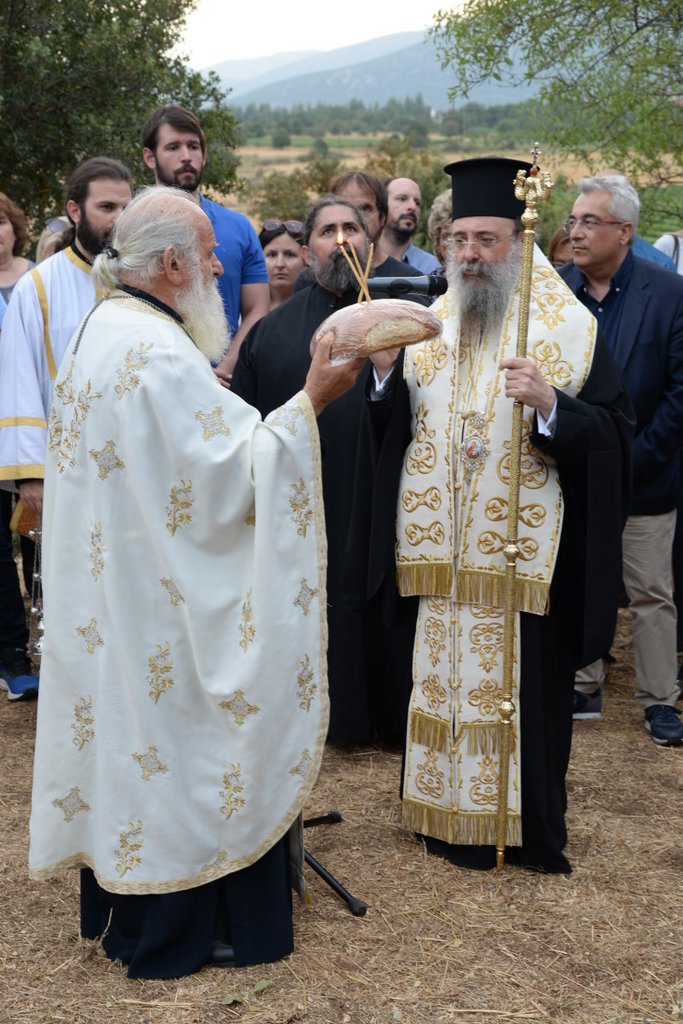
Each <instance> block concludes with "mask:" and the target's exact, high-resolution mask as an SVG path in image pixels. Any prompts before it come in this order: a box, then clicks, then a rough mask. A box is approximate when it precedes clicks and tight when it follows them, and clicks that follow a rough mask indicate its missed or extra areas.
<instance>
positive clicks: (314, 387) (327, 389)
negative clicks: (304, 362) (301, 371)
mask: <svg viewBox="0 0 683 1024" xmlns="http://www.w3.org/2000/svg"><path fill="white" fill-rule="evenodd" d="M332 341H333V336H332V334H331V333H330V334H326V335H325V336H324V337H323V338H321V339H320V341H319V342H318V343H317V345H316V347H315V352H314V354H313V359H312V360H311V368H310V370H309V371H308V375H307V377H306V383H305V384H304V391H305V392H306V394H307V395H308V397H309V398H310V400H311V405H312V406H313V411H314V412H315V414H316V416H319V415H320V413H321V412H322V411H323V409H324V408H325V406H326V405H329V403H330V402H332V401H334V399H335V398H339V396H340V395H343V394H344V392H345V391H350V389H351V388H352V387H353V385H354V384H355V383H356V378H357V377H358V374H359V373H360V371H361V370H362V369H363V366H364V365H365V359H349V360H346V361H344V362H338V363H331V362H330V349H331V347H332Z"/></svg>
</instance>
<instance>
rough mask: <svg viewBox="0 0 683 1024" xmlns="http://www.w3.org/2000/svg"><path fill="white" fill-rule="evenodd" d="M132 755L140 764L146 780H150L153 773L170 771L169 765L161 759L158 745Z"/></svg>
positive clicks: (159, 773)
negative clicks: (142, 752)
mask: <svg viewBox="0 0 683 1024" xmlns="http://www.w3.org/2000/svg"><path fill="white" fill-rule="evenodd" d="M130 756H131V757H132V758H133V760H134V761H135V762H136V763H137V764H139V765H140V774H141V775H142V778H143V779H144V780H145V782H149V780H150V779H151V778H152V776H153V775H163V774H164V772H167V771H168V765H166V764H164V763H163V761H160V760H159V751H158V750H157V748H156V747H148V748H147V750H146V751H145V752H144V754H131V755H130Z"/></svg>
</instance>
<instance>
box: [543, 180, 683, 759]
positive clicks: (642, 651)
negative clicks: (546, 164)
mask: <svg viewBox="0 0 683 1024" xmlns="http://www.w3.org/2000/svg"><path fill="white" fill-rule="evenodd" d="M579 190H580V195H579V196H578V198H577V200H576V202H575V203H574V208H573V210H572V213H571V216H570V217H569V218H568V220H567V223H566V226H567V229H568V231H569V237H570V241H571V245H572V252H573V258H574V262H573V263H570V264H568V265H567V266H565V267H562V268H561V269H560V271H559V273H560V275H561V276H562V277H563V278H564V280H565V281H566V282H567V284H568V285H569V287H570V288H571V289H572V291H573V292H574V294H575V295H576V296H577V297H578V298H579V299H580V300H581V302H582V303H583V304H584V305H585V306H587V307H588V309H589V310H590V311H591V312H592V313H593V315H594V316H595V318H596V319H597V321H598V324H599V326H600V328H601V330H602V332H603V334H604V335H605V338H606V339H607V344H608V345H609V347H610V349H611V351H612V354H613V356H614V359H615V361H616V363H617V366H618V367H619V370H620V372H621V375H622V378H623V381H624V385H625V387H626V390H627V392H628V394H629V396H630V398H631V401H632V402H633V406H634V409H635V413H636V420H637V423H636V434H635V439H634V442H633V473H634V479H633V501H632V503H631V507H630V510H629V517H628V519H627V522H626V526H625V529H624V534H623V578H624V585H625V587H626V592H627V594H628V598H629V606H630V609H631V614H632V616H633V643H634V647H635V656H636V694H635V695H636V700H637V701H638V703H639V704H640V705H641V707H642V708H643V711H644V713H645V728H646V729H647V730H648V731H649V733H650V735H651V737H652V739H653V740H654V742H655V743H657V744H659V745H661V746H680V745H681V744H683V723H682V722H681V719H680V716H679V712H678V711H677V710H676V706H675V705H676V699H677V697H678V695H679V686H678V681H677V679H676V672H677V662H676V609H675V606H674V602H673V596H672V574H671V551H672V544H673V537H674V530H675V528H676V508H677V505H678V503H679V500H680V488H681V484H682V482H683V481H682V479H681V460H680V450H681V447H682V446H683V280H681V278H680V277H678V276H677V275H675V274H672V273H671V272H670V271H668V270H664V269H663V268H661V267H658V266H657V265H655V264H654V263H651V262H650V261H647V260H643V259H640V258H639V257H637V256H634V255H633V252H632V251H631V246H632V243H633V239H634V236H635V233H636V230H637V227H638V213H639V207H640V204H639V201H638V196H637V194H636V192H635V190H634V188H633V187H632V185H631V184H630V183H629V182H628V179H626V178H625V177H624V176H623V175H620V174H614V175H609V176H602V175H600V176H598V177H595V178H583V179H582V180H581V181H580V182H579ZM603 679H604V673H603V671H602V662H597V663H595V664H593V665H590V666H587V668H586V669H585V670H584V671H583V672H582V673H580V674H579V678H578V680H577V683H576V692H575V695H574V717H575V718H576V717H581V718H588V717H590V718H596V717H599V716H600V713H601V710H602V705H601V697H602V694H601V683H602V681H603Z"/></svg>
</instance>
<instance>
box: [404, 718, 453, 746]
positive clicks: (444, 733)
mask: <svg viewBox="0 0 683 1024" xmlns="http://www.w3.org/2000/svg"><path fill="white" fill-rule="evenodd" d="M450 732H451V729H450V723H449V722H445V721H444V720H443V718H436V717H435V716H434V715H427V714H425V712H424V711H420V710H419V709H414V710H413V711H411V713H410V739H409V743H420V744H422V746H424V747H429V748H430V750H440V751H442V752H443V751H445V750H448V748H449V745H450Z"/></svg>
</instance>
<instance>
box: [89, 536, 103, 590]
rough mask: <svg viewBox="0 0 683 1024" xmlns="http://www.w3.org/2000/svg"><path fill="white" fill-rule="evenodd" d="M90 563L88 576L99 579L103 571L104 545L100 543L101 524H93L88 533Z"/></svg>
mask: <svg viewBox="0 0 683 1024" xmlns="http://www.w3.org/2000/svg"><path fill="white" fill-rule="evenodd" d="M90 561H91V562H92V569H91V570H90V575H91V576H92V577H93V579H99V577H100V574H101V573H102V570H103V569H104V544H103V542H102V523H95V526H94V527H93V529H92V530H91V531H90Z"/></svg>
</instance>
